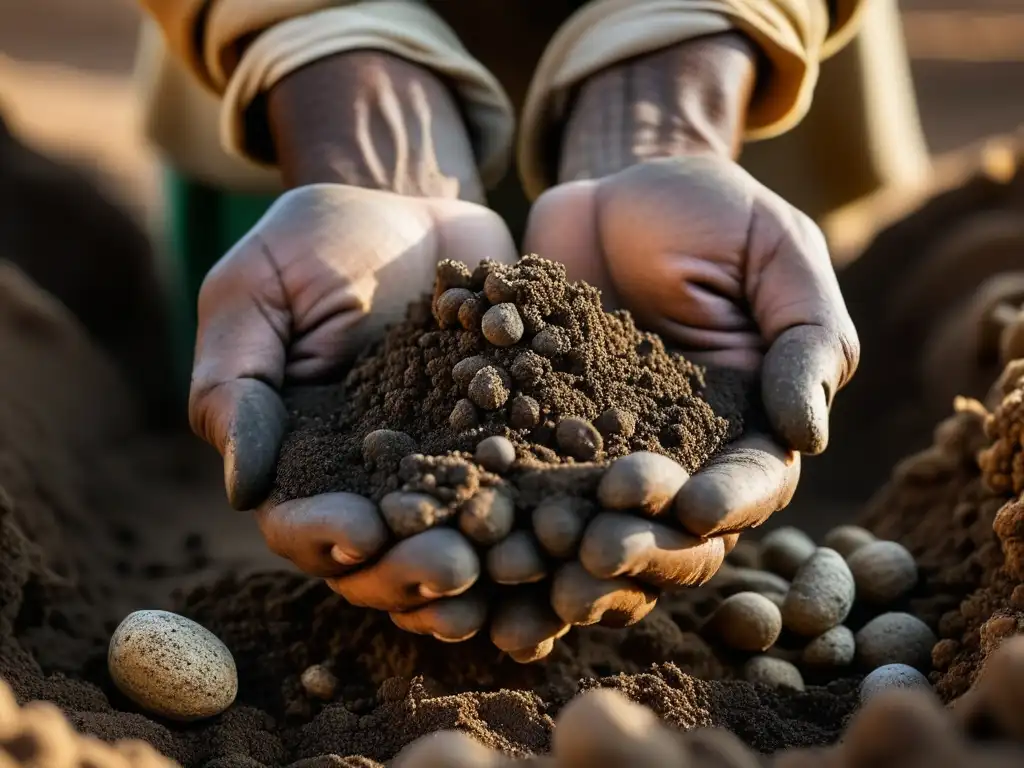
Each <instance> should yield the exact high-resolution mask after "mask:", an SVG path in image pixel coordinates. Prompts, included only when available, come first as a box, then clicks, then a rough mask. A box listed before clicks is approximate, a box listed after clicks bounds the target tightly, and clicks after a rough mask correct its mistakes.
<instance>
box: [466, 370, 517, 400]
mask: <svg viewBox="0 0 1024 768" xmlns="http://www.w3.org/2000/svg"><path fill="white" fill-rule="evenodd" d="M503 374H504V371H501V370H499V369H498V368H497V367H496V366H493V365H488V366H486V367H485V368H481V369H480V370H479V371H477V372H476V375H475V376H474V377H473V380H472V381H471V382H469V399H470V400H471V401H472V402H473V404H474V405H476V406H477V407H479V408H483V409H484V410H485V411H494V410H497V409H498V408H501V406H503V405H504V404H505V403H506V402H507V401H508V396H509V391H508V381H507V376H506V375H503Z"/></svg>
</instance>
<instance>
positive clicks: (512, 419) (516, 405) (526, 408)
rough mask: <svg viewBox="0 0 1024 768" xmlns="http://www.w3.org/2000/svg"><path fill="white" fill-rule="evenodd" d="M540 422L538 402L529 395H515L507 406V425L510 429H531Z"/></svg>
mask: <svg viewBox="0 0 1024 768" xmlns="http://www.w3.org/2000/svg"><path fill="white" fill-rule="evenodd" d="M538 424H540V403H538V402H537V401H536V400H534V399H533V398H532V397H530V396H529V395H516V396H515V397H513V398H512V402H511V403H510V404H509V407H508V425H509V426H510V427H512V429H533V428H534V427H536V426H537V425H538Z"/></svg>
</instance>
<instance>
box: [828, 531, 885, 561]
mask: <svg viewBox="0 0 1024 768" xmlns="http://www.w3.org/2000/svg"><path fill="white" fill-rule="evenodd" d="M822 541H823V543H824V546H826V547H828V548H829V549H834V550H835V551H836V552H838V553H839V554H840V555H842V556H843V557H845V558H847V559H848V558H849V557H850V555H852V554H853V553H854V552H856V551H857V550H858V549H860V548H861V547H863V546H864V545H865V544H870V543H871V542H873V541H877V539H876V538H875V534H873V533H872V532H871V531H869V530H867V529H866V528H861V527H860V526H859V525H839V526H836V527H835V528H833V529H832V530H831V531H829V532H828V533H826V534H825V538H824V539H823V540H822Z"/></svg>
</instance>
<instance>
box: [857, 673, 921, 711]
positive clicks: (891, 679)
mask: <svg viewBox="0 0 1024 768" xmlns="http://www.w3.org/2000/svg"><path fill="white" fill-rule="evenodd" d="M894 688H920V689H921V690H926V691H930V690H931V688H932V686H931V683H929V682H928V678H927V677H925V676H924V675H922V674H921V673H920V672H918V671H917V670H916V669H914V668H913V667H908V666H907V665H906V664H886V665H885V666H884V667H879V668H878V669H876V670H874V671H872V673H871V674H870V675H868V676H867V677H865V678H864V680H863V682H861V684H860V700H861V703H862V704H863V703H864V702H866V701H868V700H869V699H872V698H874V697H875V696H877V695H878V694H880V693H882V692H883V691H889V690H892V689H894Z"/></svg>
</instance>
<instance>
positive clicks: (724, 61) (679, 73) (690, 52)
mask: <svg viewBox="0 0 1024 768" xmlns="http://www.w3.org/2000/svg"><path fill="white" fill-rule="evenodd" d="M756 62H757V59H756V52H755V49H754V47H753V45H752V44H751V43H750V42H749V41H748V40H747V38H746V37H745V36H744V35H742V34H740V33H738V32H730V33H726V34H720V35H712V36H709V37H703V38H698V39H696V40H688V41H686V42H684V43H680V44H678V45H675V46H672V47H669V48H665V49H662V50H660V51H655V52H654V53H650V54H647V55H645V56H640V57H637V58H635V59H631V60H629V61H626V62H623V63H621V64H618V65H615V66H613V67H609V68H608V69H606V70H603V71H601V72H599V73H597V74H595V75H593V76H592V77H590V78H589V79H588V80H586V81H585V82H584V83H583V84H582V86H581V87H580V89H579V92H578V95H577V97H576V100H575V103H574V104H573V106H572V109H571V110H570V112H569V119H568V120H567V122H566V125H565V130H564V133H563V136H562V147H561V153H560V160H559V180H560V181H569V180H574V179H585V178H601V177H603V176H608V175H611V174H613V173H616V172H618V171H621V170H623V169H624V168H628V167H629V166H632V165H636V164H638V163H642V162H645V161H648V160H654V159H659V158H666V157H682V156H687V155H702V154H715V155H719V156H725V157H731V158H734V159H735V158H736V157H737V156H738V155H739V150H740V147H741V145H742V138H743V130H744V121H745V119H746V113H747V107H748V105H749V103H750V98H751V94H752V91H753V87H754V80H755V75H756Z"/></svg>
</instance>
